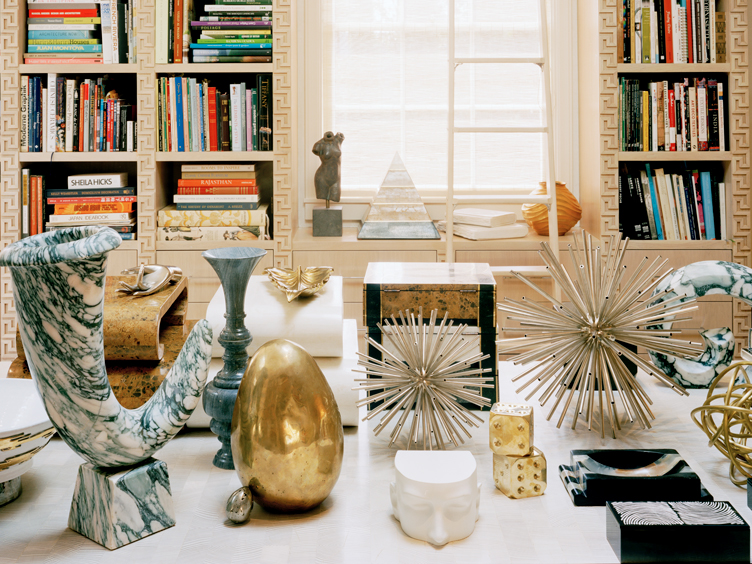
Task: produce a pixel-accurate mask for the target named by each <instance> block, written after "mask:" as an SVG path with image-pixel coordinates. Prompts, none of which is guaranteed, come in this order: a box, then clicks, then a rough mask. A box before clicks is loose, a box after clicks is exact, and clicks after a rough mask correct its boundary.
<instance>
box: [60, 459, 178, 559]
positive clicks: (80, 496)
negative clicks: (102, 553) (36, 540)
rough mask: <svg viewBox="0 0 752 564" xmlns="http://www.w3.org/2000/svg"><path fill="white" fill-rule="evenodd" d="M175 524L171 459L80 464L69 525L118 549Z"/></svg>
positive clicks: (94, 539)
mask: <svg viewBox="0 0 752 564" xmlns="http://www.w3.org/2000/svg"><path fill="white" fill-rule="evenodd" d="M173 525H175V513H174V511H173V507H172V493H171V492H170V480H169V477H168V474H167V464H165V463H164V462H162V461H161V460H156V459H154V458H148V459H147V460H145V461H143V462H141V463H140V464H137V465H136V466H130V467H127V468H100V467H97V466H94V465H93V464H91V463H87V464H82V465H81V466H80V467H79V468H78V478H77V479H76V489H75V490H74V492H73V502H72V503H71V510H70V516H69V517H68V527H70V528H71V529H73V530H74V531H76V532H77V533H80V534H82V535H83V536H85V537H87V538H89V539H91V540H93V541H94V542H96V543H99V544H101V545H102V546H104V547H106V548H109V549H110V550H114V549H116V548H120V547H121V546H125V545H126V544H130V543H132V542H134V541H137V540H139V539H142V538H144V537H148V536H149V535H152V534H154V533H157V532H159V531H161V530H163V529H167V528H169V527H172V526H173Z"/></svg>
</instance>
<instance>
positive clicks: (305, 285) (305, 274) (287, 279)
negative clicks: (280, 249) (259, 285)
mask: <svg viewBox="0 0 752 564" xmlns="http://www.w3.org/2000/svg"><path fill="white" fill-rule="evenodd" d="M332 272H334V269H333V268H332V267H331V266H309V267H308V268H306V269H305V270H303V267H302V266H299V267H298V268H267V269H266V270H264V274H266V275H267V276H269V280H271V281H272V282H274V284H275V285H276V286H277V288H279V289H280V290H282V291H283V292H285V294H286V295H287V302H288V303H289V302H291V301H293V300H294V299H295V298H297V297H298V296H312V295H313V294H315V293H316V292H318V291H319V290H321V288H323V287H324V284H326V283H327V281H328V280H329V277H330V276H331V275H332Z"/></svg>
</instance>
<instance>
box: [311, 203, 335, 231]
mask: <svg viewBox="0 0 752 564" xmlns="http://www.w3.org/2000/svg"><path fill="white" fill-rule="evenodd" d="M313 236H314V237H342V206H332V207H330V208H321V207H319V208H313Z"/></svg>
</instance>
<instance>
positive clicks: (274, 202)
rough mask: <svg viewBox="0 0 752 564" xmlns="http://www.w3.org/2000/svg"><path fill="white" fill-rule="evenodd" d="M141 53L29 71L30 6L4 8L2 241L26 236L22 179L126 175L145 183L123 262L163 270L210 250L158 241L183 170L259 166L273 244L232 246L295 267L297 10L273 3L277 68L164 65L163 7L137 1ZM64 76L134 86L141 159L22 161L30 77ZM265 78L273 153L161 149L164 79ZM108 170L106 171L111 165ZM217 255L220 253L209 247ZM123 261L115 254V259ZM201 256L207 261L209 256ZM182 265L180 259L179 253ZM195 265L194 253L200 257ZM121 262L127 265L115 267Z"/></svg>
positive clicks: (124, 155) (47, 157)
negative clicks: (165, 263) (24, 87)
mask: <svg viewBox="0 0 752 564" xmlns="http://www.w3.org/2000/svg"><path fill="white" fill-rule="evenodd" d="M133 4H134V6H135V14H136V22H135V26H134V27H135V29H136V37H135V39H136V47H137V49H136V50H137V61H136V63H135V64H98V65H92V64H86V65H83V64H82V65H77V64H45V65H41V64H33V65H30V64H24V63H23V54H24V53H25V52H26V49H27V45H26V43H27V39H26V37H27V34H26V32H27V30H26V20H27V16H26V15H27V9H28V7H27V4H26V2H25V1H24V0H21V1H20V2H17V3H12V2H3V3H2V5H1V6H0V44H2V45H3V48H2V50H0V83H1V84H2V96H1V99H0V104H1V105H0V119H1V120H2V128H0V162H1V163H2V167H1V169H2V170H1V171H0V201H1V202H2V206H0V226H1V229H0V240H1V241H2V243H3V245H5V244H8V243H11V242H13V241H15V240H18V239H19V238H20V236H21V229H22V225H21V210H22V194H21V171H22V169H24V168H28V169H29V170H31V171H33V172H34V173H40V174H45V175H47V176H46V177H47V178H48V182H51V181H56V180H54V179H62V178H64V177H65V176H66V175H67V174H68V173H69V172H71V171H75V172H77V173H84V172H96V171H99V170H108V171H111V170H115V169H123V170H126V171H128V173H129V177H131V178H132V180H133V181H135V182H136V188H137V195H138V219H137V228H138V239H137V240H135V241H124V242H123V244H122V246H121V247H120V248H119V249H118V251H115V252H114V253H118V252H120V253H121V255H122V256H125V257H127V260H128V261H135V262H136V264H137V263H138V262H155V261H156V260H157V253H158V251H159V249H160V246H162V248H163V249H164V250H165V251H170V252H174V251H186V252H188V253H195V252H199V251H200V250H201V249H202V246H201V244H197V243H193V242H191V243H189V242H175V241H165V242H160V243H158V242H157V240H156V239H157V238H156V225H157V222H156V220H157V213H158V211H159V209H161V208H163V207H164V206H166V205H167V204H169V203H171V200H172V196H173V194H174V190H175V186H174V183H175V179H176V172H175V171H176V170H178V169H179V167H180V164H181V163H229V162H235V163H237V162H250V163H257V168H258V169H259V170H260V175H261V178H263V180H260V183H261V184H260V188H261V189H262V190H263V194H264V197H266V198H268V201H269V204H270V206H269V207H270V215H272V216H273V225H272V228H271V232H272V234H273V239H272V240H269V241H258V242H253V241H243V242H242V243H241V242H238V243H232V242H231V243H230V244H243V245H255V246H260V247H262V248H265V249H267V250H268V251H269V255H270V257H272V258H273V263H274V264H276V265H280V266H289V265H291V261H292V240H293V235H294V233H293V230H294V226H295V225H296V223H297V220H296V211H297V205H296V203H295V202H296V198H295V193H294V190H293V162H294V155H293V152H294V143H293V131H292V125H293V123H294V119H295V117H294V109H293V107H294V106H293V102H294V89H293V84H294V80H295V76H294V72H293V65H294V54H293V42H294V36H295V29H294V14H293V12H294V10H293V6H292V5H291V3H290V2H288V1H286V0H274V1H273V20H272V35H273V56H272V62H271V63H199V64H194V63H189V62H183V63H180V64H159V65H157V64H155V62H156V59H155V45H156V39H157V38H156V24H155V22H156V19H155V3H154V2H144V1H141V0H135V2H133ZM46 73H57V74H58V75H65V76H71V77H73V76H84V75H86V76H91V75H104V74H107V75H111V76H112V77H117V78H116V79H117V80H118V81H127V82H128V88H129V90H132V91H133V92H134V97H135V100H134V102H135V103H136V104H137V133H138V136H137V141H138V145H137V151H136V152H134V153H128V152H108V153H86V152H83V153H78V152H52V153H21V152H20V141H21V140H20V133H19V129H20V127H19V125H20V122H21V120H20V115H21V113H20V108H21V103H20V101H21V76H24V75H44V74H46ZM259 73H268V74H271V75H272V120H273V124H272V129H273V146H272V150H271V151H220V152H180V153H177V152H175V153H170V152H162V151H159V150H158V131H157V125H158V104H157V101H158V92H157V88H158V84H159V82H158V78H159V77H160V76H167V75H171V76H174V75H186V76H194V77H206V76H210V74H216V78H217V81H219V82H221V81H222V80H224V77H222V76H220V75H223V74H224V75H233V74H242V75H246V76H249V77H255V76H256V75H258V74H259ZM105 163H106V164H105ZM49 179H53V180H49ZM207 246H216V244H212V245H207ZM114 253H113V254H114ZM199 254H200V253H199ZM173 256H175V255H174V254H173ZM191 256H192V254H191ZM112 262H114V263H115V264H120V263H118V261H117V260H116V259H115V260H113V261H112ZM0 304H1V308H0V339H1V341H0V356H2V357H3V358H7V357H12V356H13V352H14V350H15V344H14V343H15V309H14V306H13V299H12V292H11V283H10V273H9V272H8V271H7V269H3V271H2V273H0Z"/></svg>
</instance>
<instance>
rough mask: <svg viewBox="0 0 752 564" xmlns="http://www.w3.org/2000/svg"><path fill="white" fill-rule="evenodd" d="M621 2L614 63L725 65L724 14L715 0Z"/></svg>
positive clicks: (642, 0) (630, 0)
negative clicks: (717, 7)
mask: <svg viewBox="0 0 752 564" xmlns="http://www.w3.org/2000/svg"><path fill="white" fill-rule="evenodd" d="M621 1H622V10H621V14H620V16H621V17H620V24H621V25H620V27H621V30H622V32H621V33H620V34H619V36H618V45H617V59H618V61H617V62H619V63H725V62H726V13H725V12H723V11H719V10H717V9H716V2H715V0H621Z"/></svg>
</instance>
